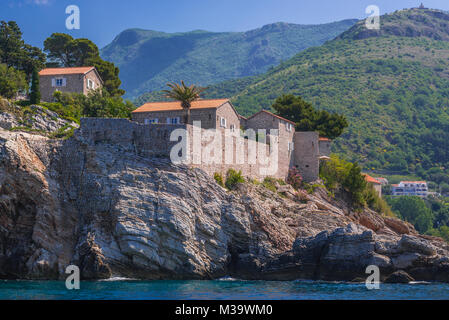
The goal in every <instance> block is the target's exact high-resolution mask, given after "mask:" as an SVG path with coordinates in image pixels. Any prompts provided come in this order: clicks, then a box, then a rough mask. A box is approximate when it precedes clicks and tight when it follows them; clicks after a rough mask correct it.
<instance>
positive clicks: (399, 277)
mask: <svg viewBox="0 0 449 320" xmlns="http://www.w3.org/2000/svg"><path fill="white" fill-rule="evenodd" d="M412 281H415V279H413V278H412V277H411V276H410V275H409V274H408V273H407V272H405V271H402V270H399V271H396V272H393V273H392V274H390V275H389V276H388V277H387V279H385V283H409V282H412Z"/></svg>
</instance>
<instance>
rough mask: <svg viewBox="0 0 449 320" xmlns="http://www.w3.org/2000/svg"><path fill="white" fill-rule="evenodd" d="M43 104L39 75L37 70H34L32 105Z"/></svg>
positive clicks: (31, 93) (31, 94)
mask: <svg viewBox="0 0 449 320" xmlns="http://www.w3.org/2000/svg"><path fill="white" fill-rule="evenodd" d="M40 102H41V92H40V91H39V74H38V73H37V70H36V69H34V70H33V75H32V77H31V92H30V103H32V104H39V103H40Z"/></svg>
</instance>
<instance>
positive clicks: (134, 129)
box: [80, 118, 319, 182]
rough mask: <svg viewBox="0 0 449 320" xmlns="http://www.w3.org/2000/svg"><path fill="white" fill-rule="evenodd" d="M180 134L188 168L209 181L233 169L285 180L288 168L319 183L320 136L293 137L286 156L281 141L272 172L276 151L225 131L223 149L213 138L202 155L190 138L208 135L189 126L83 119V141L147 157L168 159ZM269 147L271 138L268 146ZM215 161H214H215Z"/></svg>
mask: <svg viewBox="0 0 449 320" xmlns="http://www.w3.org/2000/svg"><path fill="white" fill-rule="evenodd" d="M176 129H185V132H186V133H187V134H188V136H189V138H190V139H189V141H190V145H189V150H190V151H189V155H190V158H189V160H190V162H189V163H188V164H189V165H191V166H194V167H200V168H202V169H203V170H205V171H206V172H208V173H209V174H211V175H212V174H214V173H215V172H220V173H222V174H223V175H224V174H226V172H227V171H228V170H229V169H230V168H233V169H235V170H241V171H242V174H243V175H244V176H247V177H252V178H257V179H262V178H264V177H266V176H272V177H275V178H280V179H285V178H286V177H287V175H288V170H289V168H290V167H292V166H297V168H298V169H299V170H300V172H301V173H302V175H303V177H304V180H305V181H308V182H310V181H314V180H316V179H317V178H318V173H319V144H318V133H316V132H296V133H294V139H293V141H294V150H293V151H292V152H288V151H287V152H288V154H285V153H286V150H284V149H282V145H283V144H282V142H283V141H280V143H279V149H278V158H277V161H278V162H277V165H276V166H275V167H270V166H271V165H273V164H274V161H275V159H276V158H274V155H273V153H274V152H275V151H276V150H275V149H274V148H273V147H271V148H270V145H269V144H264V143H259V142H255V141H254V140H251V139H245V138H243V137H241V136H240V135H239V132H238V131H237V132H235V133H234V136H226V135H225V132H224V131H223V130H217V132H218V133H217V137H220V139H221V143H220V144H219V143H217V142H216V141H218V140H215V141H214V140H213V137H212V136H210V137H208V138H205V139H202V140H201V150H198V145H196V146H194V145H193V141H194V139H192V137H198V134H199V135H201V136H203V137H204V136H205V135H207V134H208V133H209V132H210V131H209V130H207V129H204V128H201V129H200V128H198V127H193V126H191V125H185V124H179V125H169V124H157V125H155V124H153V125H144V124H141V123H137V122H134V121H130V120H127V119H99V118H83V119H81V128H80V135H81V137H82V138H83V139H84V140H85V141H86V142H88V143H91V144H97V143H110V144H115V145H118V146H120V147H122V148H125V149H127V150H131V151H133V152H136V153H137V154H138V155H140V156H143V157H167V158H169V157H170V153H171V152H172V150H173V148H174V147H175V146H179V144H178V143H179V141H181V139H182V138H181V136H179V138H178V140H177V141H170V136H171V134H172V132H173V131H174V130H176ZM281 130H283V128H281ZM228 132H229V131H228ZM195 135H196V136H195ZM226 139H229V140H228V141H231V140H232V143H230V144H229V145H232V151H231V152H230V155H229V153H228V155H226V152H225V142H226ZM280 140H283V139H282V138H281V139H280ZM269 141H270V138H269V137H268V139H267V142H269ZM238 150H239V151H238ZM240 150H243V151H240ZM179 154H182V152H180V153H179ZM239 155H240V156H239ZM215 156H216V158H214V157H215ZM270 157H272V158H270ZM270 168H275V169H276V168H277V170H274V171H273V170H272V169H270Z"/></svg>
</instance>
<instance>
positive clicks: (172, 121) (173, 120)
mask: <svg viewBox="0 0 449 320" xmlns="http://www.w3.org/2000/svg"><path fill="white" fill-rule="evenodd" d="M180 123H181V121H180V118H179V117H175V118H167V124H180Z"/></svg>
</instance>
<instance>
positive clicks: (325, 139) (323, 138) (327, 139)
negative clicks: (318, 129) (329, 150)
mask: <svg viewBox="0 0 449 320" xmlns="http://www.w3.org/2000/svg"><path fill="white" fill-rule="evenodd" d="M320 141H332V140H331V139H329V138H325V137H320Z"/></svg>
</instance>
